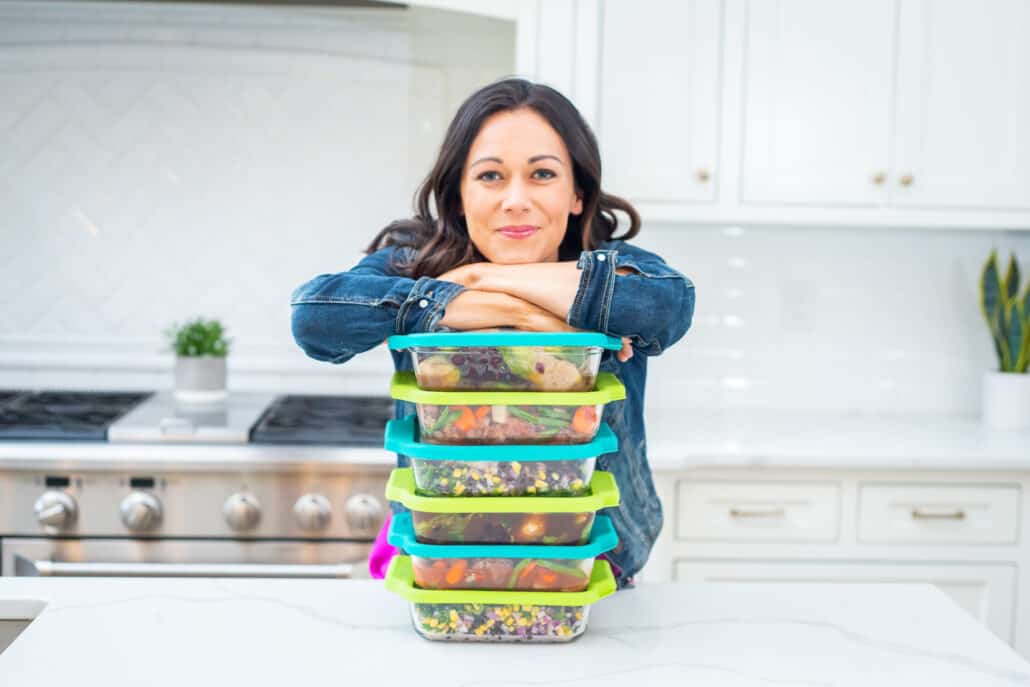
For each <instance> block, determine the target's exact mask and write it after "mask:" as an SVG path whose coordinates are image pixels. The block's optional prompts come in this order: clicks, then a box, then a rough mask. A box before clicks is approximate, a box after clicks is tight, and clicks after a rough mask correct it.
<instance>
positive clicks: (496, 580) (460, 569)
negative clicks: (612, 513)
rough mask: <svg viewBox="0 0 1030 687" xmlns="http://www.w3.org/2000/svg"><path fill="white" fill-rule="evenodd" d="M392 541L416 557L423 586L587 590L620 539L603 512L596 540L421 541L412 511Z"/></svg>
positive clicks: (393, 527) (402, 517) (401, 517)
mask: <svg viewBox="0 0 1030 687" xmlns="http://www.w3.org/2000/svg"><path fill="white" fill-rule="evenodd" d="M387 539H388V541H389V542H390V544H392V545H393V546H396V547H397V548H399V549H402V550H403V551H404V552H405V553H407V554H408V555H410V556H411V567H412V570H413V572H414V575H415V585H416V586H417V587H419V588H421V589H493V590H506V589H514V590H520V591H541V592H581V591H583V590H584V589H586V588H587V586H588V585H589V584H590V572H591V570H593V567H594V559H595V558H597V556H599V555H601V554H602V553H605V552H607V551H611V550H612V549H614V548H615V547H616V546H617V545H618V543H619V538H618V535H616V534H615V527H614V526H613V525H612V521H611V519H609V518H608V516H607V515H598V516H597V518H596V520H595V521H594V527H593V530H592V531H591V533H590V541H589V542H588V543H586V544H584V545H582V546H517V545H506V546H496V545H486V546H469V545H453V544H449V545H439V544H420V543H418V541H416V539H415V528H414V527H413V526H412V524H411V515H410V514H409V513H398V514H396V515H395V516H394V517H393V519H392V520H391V521H390V531H389V533H388V535H387Z"/></svg>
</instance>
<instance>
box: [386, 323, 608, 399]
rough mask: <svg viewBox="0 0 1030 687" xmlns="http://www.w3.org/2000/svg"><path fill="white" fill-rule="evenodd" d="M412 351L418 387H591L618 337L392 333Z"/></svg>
mask: <svg viewBox="0 0 1030 687" xmlns="http://www.w3.org/2000/svg"><path fill="white" fill-rule="evenodd" d="M388 345H389V346H390V349H391V350H404V349H407V350H409V351H410V352H411V361H412V366H413V367H414V369H415V377H416V380H417V383H418V386H419V388H421V389H427V390H433V391H479V390H492V391H497V390H523V391H590V390H591V389H593V388H594V382H595V380H596V378H597V369H598V367H599V366H600V364H601V354H602V353H603V352H604V350H605V349H609V350H616V351H617V350H619V349H620V348H622V341H621V339H619V338H618V337H614V336H608V335H607V334H601V333H598V332H519V331H498V332H436V333H429V334H404V335H399V336H391V337H390V339H389V344H388Z"/></svg>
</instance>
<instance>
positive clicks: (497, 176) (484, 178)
mask: <svg viewBox="0 0 1030 687" xmlns="http://www.w3.org/2000/svg"><path fill="white" fill-rule="evenodd" d="M491 174H492V175H494V176H492V177H491V176H490V175H491ZM488 177H489V178H488ZM500 178H501V175H500V173H499V172H483V173H482V174H480V175H479V176H477V177H476V179H479V180H481V181H497V180H498V179H500Z"/></svg>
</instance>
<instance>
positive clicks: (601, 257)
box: [597, 253, 605, 262]
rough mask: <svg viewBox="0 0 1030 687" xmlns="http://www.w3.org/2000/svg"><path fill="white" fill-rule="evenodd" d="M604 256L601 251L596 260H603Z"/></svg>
mask: <svg viewBox="0 0 1030 687" xmlns="http://www.w3.org/2000/svg"><path fill="white" fill-rule="evenodd" d="M604 258H605V255H604V253H602V254H601V255H598V256H597V261H598V262H604Z"/></svg>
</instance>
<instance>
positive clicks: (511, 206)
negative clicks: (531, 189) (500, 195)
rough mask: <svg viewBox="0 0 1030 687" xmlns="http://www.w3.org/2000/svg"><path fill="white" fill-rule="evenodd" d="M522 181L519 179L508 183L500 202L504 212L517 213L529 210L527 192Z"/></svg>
mask: <svg viewBox="0 0 1030 687" xmlns="http://www.w3.org/2000/svg"><path fill="white" fill-rule="evenodd" d="M527 191H528V189H527V188H526V185H525V183H524V182H522V181H521V180H519V179H515V180H513V181H512V182H511V183H510V184H508V188H507V193H506V194H505V196H504V200H503V201H502V203H501V209H502V210H504V212H505V213H506V214H512V215H519V214H524V213H526V212H529V193H528V192H527Z"/></svg>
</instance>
